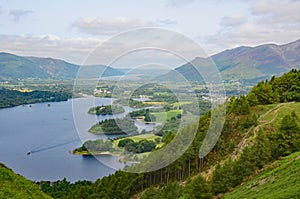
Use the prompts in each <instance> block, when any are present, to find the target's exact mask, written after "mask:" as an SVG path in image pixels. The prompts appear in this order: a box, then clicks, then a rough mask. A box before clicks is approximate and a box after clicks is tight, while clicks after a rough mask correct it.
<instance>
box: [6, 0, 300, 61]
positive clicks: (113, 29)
mask: <svg viewBox="0 0 300 199" xmlns="http://www.w3.org/2000/svg"><path fill="white" fill-rule="evenodd" d="M299 10H300V0H280V1H278V0H253V1H251V0H151V1H150V0H126V1H125V0H109V1H108V0H87V1H83V0H63V1H57V0H52V1H38V0H26V1H20V0H0V51H3V52H10V53H15V54H18V55H32V56H41V57H54V58H60V59H64V60H66V61H69V62H72V63H82V62H83V61H84V60H85V58H86V57H87V56H88V54H89V53H90V52H91V51H92V50H93V49H94V48H95V47H96V46H98V45H99V43H101V42H103V41H105V40H107V39H110V38H112V37H113V36H114V35H116V34H118V33H120V32H123V31H127V30H131V29H136V28H142V27H159V28H166V29H169V30H173V31H176V32H178V33H180V34H183V35H185V36H187V37H189V38H191V39H192V40H194V41H195V42H197V43H198V44H199V45H200V46H201V47H202V48H203V49H204V50H205V52H207V53H208V54H209V55H212V54H215V53H218V52H220V51H222V50H225V49H229V48H234V47H237V46H242V45H248V46H255V45H259V44H263V43H276V44H284V43H288V42H291V41H294V40H297V39H299V38H300V14H299Z"/></svg>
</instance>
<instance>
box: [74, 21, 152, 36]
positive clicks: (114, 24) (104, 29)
mask: <svg viewBox="0 0 300 199" xmlns="http://www.w3.org/2000/svg"><path fill="white" fill-rule="evenodd" d="M153 25H155V23H152V22H144V21H141V20H139V19H134V18H113V19H97V18H94V17H88V18H80V19H78V20H76V21H75V22H73V23H72V25H71V28H76V29H77V30H78V31H80V32H83V33H88V34H94V35H112V34H117V33H119V32H122V31H126V30H130V29H135V28H140V27H149V26H153Z"/></svg>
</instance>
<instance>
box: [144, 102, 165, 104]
mask: <svg viewBox="0 0 300 199" xmlns="http://www.w3.org/2000/svg"><path fill="white" fill-rule="evenodd" d="M143 104H146V105H165V104H167V102H143Z"/></svg>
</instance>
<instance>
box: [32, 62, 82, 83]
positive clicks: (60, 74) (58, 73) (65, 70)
mask: <svg viewBox="0 0 300 199" xmlns="http://www.w3.org/2000/svg"><path fill="white" fill-rule="evenodd" d="M26 58H27V59H28V60H30V61H32V62H33V63H35V64H37V65H38V66H40V67H41V68H42V69H43V70H44V71H45V72H46V73H47V74H48V75H50V76H51V77H54V78H55V77H57V78H74V77H76V74H77V71H78V69H79V66H78V65H75V64H70V63H68V62H65V61H63V60H59V59H53V58H40V57H26Z"/></svg>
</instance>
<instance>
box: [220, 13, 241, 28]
mask: <svg viewBox="0 0 300 199" xmlns="http://www.w3.org/2000/svg"><path fill="white" fill-rule="evenodd" d="M245 22H246V16H245V15H241V14H237V15H231V16H225V17H223V18H222V20H221V23H220V24H221V25H222V26H226V27H228V26H230V27H232V26H239V25H241V24H243V23H245Z"/></svg>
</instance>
